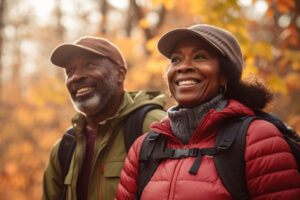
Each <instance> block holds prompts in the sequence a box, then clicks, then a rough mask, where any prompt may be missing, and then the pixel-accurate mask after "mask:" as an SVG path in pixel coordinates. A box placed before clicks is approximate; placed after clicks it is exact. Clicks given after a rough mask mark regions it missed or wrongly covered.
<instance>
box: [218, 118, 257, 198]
mask: <svg viewBox="0 0 300 200" xmlns="http://www.w3.org/2000/svg"><path fill="white" fill-rule="evenodd" d="M254 119H257V118H256V117H253V116H244V117H241V118H237V119H229V120H227V121H226V122H225V123H224V124H223V127H222V129H221V130H220V131H219V132H218V134H217V138H216V142H215V146H216V148H217V149H219V150H220V153H219V154H217V155H216V156H215V157H214V161H215V165H216V169H217V171H218V174H219V176H220V178H221V180H222V182H223V184H224V186H225V187H226V189H227V190H228V191H229V193H230V194H231V196H232V197H233V199H234V200H248V199H250V198H249V195H248V190H247V182H246V173H245V158H244V156H245V146H246V134H247V130H248V127H249V124H250V123H251V122H252V121H253V120H254Z"/></svg>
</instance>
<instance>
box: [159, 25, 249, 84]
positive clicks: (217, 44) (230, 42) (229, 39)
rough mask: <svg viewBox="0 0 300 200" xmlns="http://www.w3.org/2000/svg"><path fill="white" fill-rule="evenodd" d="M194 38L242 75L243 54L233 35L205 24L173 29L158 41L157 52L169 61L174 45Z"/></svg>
mask: <svg viewBox="0 0 300 200" xmlns="http://www.w3.org/2000/svg"><path fill="white" fill-rule="evenodd" d="M190 37H196V38H199V39H200V40H203V41H205V42H206V43H208V44H210V45H211V46H212V47H213V48H215V49H216V50H217V51H218V52H219V53H220V54H221V55H223V56H225V57H227V58H228V59H229V60H230V61H231V62H232V64H233V66H232V67H233V68H234V70H235V71H236V72H237V74H239V78H240V77H241V75H242V70H243V66H244V61H243V54H242V51H241V48H240V45H239V42H238V41H237V40H236V38H235V37H234V35H233V34H231V33H230V32H228V31H226V30H225V29H222V28H218V27H215V26H212V25H207V24H197V25H194V26H191V27H188V28H179V29H173V30H171V31H169V32H167V33H166V34H164V35H163V36H162V37H161V38H160V39H159V41H158V44H157V47H158V50H159V52H160V53H161V54H162V55H163V56H165V57H167V58H169V59H170V56H171V54H172V52H173V50H174V48H175V46H176V44H177V43H178V42H179V41H181V40H182V39H185V38H190Z"/></svg>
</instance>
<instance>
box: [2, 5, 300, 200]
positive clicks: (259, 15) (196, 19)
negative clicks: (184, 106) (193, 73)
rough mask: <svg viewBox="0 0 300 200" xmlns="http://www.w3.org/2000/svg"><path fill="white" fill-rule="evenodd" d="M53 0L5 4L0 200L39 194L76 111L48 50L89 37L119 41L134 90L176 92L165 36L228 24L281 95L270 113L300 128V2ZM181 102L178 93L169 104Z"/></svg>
mask: <svg viewBox="0 0 300 200" xmlns="http://www.w3.org/2000/svg"><path fill="white" fill-rule="evenodd" d="M30 2H34V3H32V4H31V3H30ZM47 2H52V3H53V4H51V6H52V7H51V6H50V5H47V6H48V7H50V8H51V10H50V11H49V12H48V14H47V13H46V14H47V16H46V18H42V17H41V16H42V15H41V16H39V15H38V13H41V11H42V12H44V13H43V14H45V12H46V11H43V10H42V8H41V7H37V8H38V9H36V7H34V6H37V5H36V4H38V3H37V1H33V0H32V1H26V3H25V1H21V0H11V1H7V0H1V1H0V31H1V35H0V49H1V50H0V98H1V99H0V101H1V104H0V120H1V121H0V123H1V124H0V125H1V126H0V127H1V132H0V154H1V156H0V162H1V165H0V185H1V186H0V198H1V199H5V200H6V199H18V200H22V199H24V200H25V199H39V197H40V195H41V189H42V176H43V170H44V168H45V166H46V163H47V160H48V157H49V153H50V149H51V147H52V145H53V144H54V143H55V141H56V140H57V139H58V138H60V137H61V135H62V134H63V132H64V131H65V130H66V129H67V128H68V127H69V126H70V119H71V117H72V115H73V114H74V113H75V110H74V108H73V106H72V103H71V102H70V100H69V96H68V92H67V90H66V88H65V83H64V72H63V70H62V69H61V68H58V67H55V66H53V65H52V64H51V63H50V61H49V55H50V53H51V51H52V50H53V49H54V47H55V46H57V45H58V44H60V43H62V42H73V41H74V40H75V39H77V38H78V37H80V36H83V35H95V36H102V37H105V38H107V39H109V40H111V41H112V42H114V43H115V44H117V45H118V46H119V48H120V49H121V51H122V52H123V54H124V57H125V59H126V63H127V69H128V70H127V78H126V82H125V88H126V90H140V89H147V90H162V91H164V92H165V93H166V94H167V96H169V95H168V94H169V92H168V89H167V84H166V82H165V77H164V73H165V70H166V69H167V65H168V60H166V59H165V58H164V57H162V56H161V55H160V54H159V53H158V51H157V49H156V44H157V41H158V39H159V37H160V36H161V35H162V34H163V33H165V32H166V31H168V30H171V29H172V28H178V27H188V26H190V25H193V24H196V23H208V24H213V25H216V26H219V27H223V28H225V29H227V30H229V31H230V32H232V33H233V34H234V35H235V36H236V37H237V39H238V40H239V42H240V44H241V47H242V51H243V53H244V57H245V63H246V64H245V70H244V73H243V77H246V76H247V75H249V74H256V75H257V76H260V77H262V78H263V79H264V80H265V81H266V83H267V84H268V85H269V86H270V88H271V89H272V90H273V91H274V92H275V97H276V98H275V101H274V102H273V104H272V105H269V106H268V108H267V111H272V112H274V113H276V114H277V115H278V116H279V117H280V118H282V119H283V120H284V121H285V122H287V123H288V124H289V125H291V126H292V127H293V128H295V129H296V130H297V131H298V133H300V104H299V100H300V73H299V71H300V3H299V1H296V0H252V1H251V0H248V1H245V0H243V1H237V0H230V1H225V0H203V1H199V0H184V1H181V0H121V1H119V4H121V3H120V2H127V3H126V4H125V5H123V6H121V5H119V6H118V3H117V4H115V3H114V2H116V1H115V0H101V1H93V0H86V1H80V0H74V1H71V0H68V1H65V0H64V1H59V0H52V1H47ZM246 2H247V4H246ZM263 8H264V9H263ZM43 16H44V15H43ZM173 104H174V101H173V100H172V99H171V98H169V103H168V105H167V107H169V106H171V105H173Z"/></svg>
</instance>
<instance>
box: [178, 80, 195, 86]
mask: <svg viewBox="0 0 300 200" xmlns="http://www.w3.org/2000/svg"><path fill="white" fill-rule="evenodd" d="M195 84H197V81H195V80H185V81H179V82H178V85H179V86H181V85H195Z"/></svg>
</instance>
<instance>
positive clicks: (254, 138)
mask: <svg viewBox="0 0 300 200" xmlns="http://www.w3.org/2000/svg"><path fill="white" fill-rule="evenodd" d="M245 114H248V115H249V114H250V115H254V113H253V111H252V110H251V109H249V108H247V107H245V106H244V105H243V104H241V103H239V102H237V101H235V100H230V101H229V104H228V106H227V107H226V108H225V109H223V110H222V111H220V112H216V111H215V110H213V109H211V110H210V111H209V112H208V114H207V115H206V116H205V117H204V119H203V120H202V121H201V123H200V124H199V126H198V127H197V129H196V130H195V132H194V134H193V136H192V138H191V140H190V142H189V144H187V145H186V146H184V145H183V144H182V143H181V142H180V141H179V140H178V139H177V138H176V137H175V136H173V134H172V132H171V128H170V122H169V120H168V119H166V120H164V121H162V122H161V123H154V124H153V125H152V126H151V129H152V130H154V131H156V132H160V133H162V134H165V135H166V136H167V146H168V147H169V148H205V147H213V146H214V142H215V139H216V134H217V132H218V127H219V125H220V123H221V122H222V120H224V119H225V118H227V117H232V116H238V115H245ZM144 137H145V135H143V136H141V137H139V138H138V139H137V140H136V141H135V143H134V144H133V146H132V148H131V149H130V151H129V153H128V157H127V158H126V160H125V163H124V168H123V171H122V173H121V177H120V183H119V186H118V189H117V193H116V197H115V199H116V200H125V199H134V197H135V193H136V191H137V179H138V158H139V151H140V147H141V144H142V142H143V139H144ZM194 160H195V158H194V157H188V158H182V159H167V160H164V161H162V163H161V164H160V165H159V166H158V168H157V170H156V172H155V173H154V175H153V176H152V178H151V180H150V182H149V183H148V184H147V185H146V187H145V188H144V191H143V193H142V196H141V199H142V200H148V199H149V200H150V199H151V200H153V199H163V200H164V199H170V200H175V199H176V200H193V199H213V200H215V199H232V197H231V195H230V194H229V192H228V191H227V190H226V188H225V187H224V185H223V184H222V182H221V179H220V178H219V176H218V174H217V171H216V167H215V164H214V160H213V158H212V157H208V156H203V157H202V159H201V165H200V168H199V170H198V173H197V174H196V175H192V174H190V173H189V169H190V167H191V166H192V164H193V162H194ZM245 161H246V179H247V184H248V192H249V194H250V196H251V199H257V200H258V199H272V200H273V199H278V200H283V199H284V200H296V199H297V200H299V199H300V174H299V173H298V171H297V164H296V161H295V159H294V157H293V155H292V153H291V150H290V148H289V146H288V144H287V143H286V142H285V141H284V139H283V137H282V135H281V133H280V132H279V131H278V129H277V128H276V127H275V126H274V125H273V124H271V123H269V122H266V121H264V120H255V121H253V122H252V123H251V124H250V126H249V128H248V132H247V137H246V153H245Z"/></svg>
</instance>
